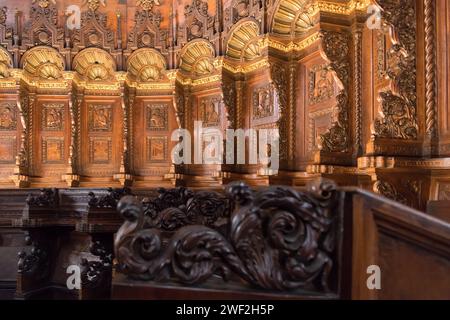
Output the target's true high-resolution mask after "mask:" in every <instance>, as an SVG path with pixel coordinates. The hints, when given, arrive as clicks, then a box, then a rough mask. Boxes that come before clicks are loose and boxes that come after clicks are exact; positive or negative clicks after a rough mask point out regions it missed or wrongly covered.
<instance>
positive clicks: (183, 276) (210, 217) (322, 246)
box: [113, 180, 450, 299]
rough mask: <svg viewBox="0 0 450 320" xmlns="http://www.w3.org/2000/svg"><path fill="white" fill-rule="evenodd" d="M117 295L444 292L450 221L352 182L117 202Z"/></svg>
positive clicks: (238, 186)
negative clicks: (352, 185) (340, 186)
mask: <svg viewBox="0 0 450 320" xmlns="http://www.w3.org/2000/svg"><path fill="white" fill-rule="evenodd" d="M118 210H119V212H120V213H121V214H122V216H123V217H124V218H125V222H124V224H123V225H122V227H121V228H120V230H119V231H118V233H117V235H116V238H115V255H116V259H117V263H118V265H117V271H118V272H120V273H122V274H125V275H126V276H124V275H121V274H116V276H115V277H114V280H113V298H122V299H124V298H125V299H126V298H131V299H135V298H138V299H161V298H177V299H198V298H201V299H227V298H230V299H240V298H275V299H277V298H281V299H403V298H404V299H431V298H434V299H449V298H450V273H449V272H448V270H450V225H449V224H448V223H446V222H444V221H441V220H438V219H435V218H433V217H431V216H427V215H425V214H423V213H420V212H418V211H415V210H413V209H410V208H407V207H405V206H402V205H400V204H397V203H395V202H392V201H390V200H387V199H385V198H382V197H379V196H377V195H374V194H372V193H369V192H365V191H361V190H358V189H351V188H350V189H338V188H337V187H336V185H335V184H334V183H332V182H330V181H327V180H318V181H315V182H314V183H313V184H311V185H309V186H308V188H307V190H306V191H300V190H294V189H292V188H289V187H269V188H267V189H259V190H251V189H250V188H249V187H247V186H246V185H244V184H242V183H235V184H231V185H229V186H228V187H226V189H225V192H224V193H216V192H204V191H203V192H192V191H189V190H186V189H182V188H181V189H174V190H168V191H164V192H162V193H161V194H160V196H159V198H157V199H155V200H153V201H149V202H146V203H141V202H140V201H138V200H136V199H135V198H133V197H125V198H122V200H121V201H120V202H119V205H118Z"/></svg>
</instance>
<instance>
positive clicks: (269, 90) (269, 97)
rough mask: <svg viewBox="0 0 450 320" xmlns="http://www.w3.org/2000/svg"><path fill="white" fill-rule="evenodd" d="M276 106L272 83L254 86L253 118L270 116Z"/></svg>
mask: <svg viewBox="0 0 450 320" xmlns="http://www.w3.org/2000/svg"><path fill="white" fill-rule="evenodd" d="M276 107H277V101H276V99H275V94H274V89H273V86H272V85H270V84H269V85H266V86H264V87H259V88H256V89H255V90H254V91H253V97H252V118H253V120H258V119H264V118H268V117H272V116H273V115H274V113H275V108H276Z"/></svg>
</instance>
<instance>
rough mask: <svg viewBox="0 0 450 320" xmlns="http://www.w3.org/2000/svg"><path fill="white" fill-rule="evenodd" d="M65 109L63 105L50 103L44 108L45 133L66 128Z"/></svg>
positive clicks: (43, 124) (43, 126) (43, 127)
mask: <svg viewBox="0 0 450 320" xmlns="http://www.w3.org/2000/svg"><path fill="white" fill-rule="evenodd" d="M64 108H65V105H64V104H62V103H50V104H44V105H43V106H42V119H41V121H42V122H41V123H42V124H41V126H42V130H44V131H61V130H63V128H64V120H65V119H64Z"/></svg>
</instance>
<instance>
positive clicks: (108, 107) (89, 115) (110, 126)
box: [79, 96, 123, 181]
mask: <svg viewBox="0 0 450 320" xmlns="http://www.w3.org/2000/svg"><path fill="white" fill-rule="evenodd" d="M119 103H120V97H117V96H116V97H114V96H113V97H107V96H105V97H96V98H93V97H90V98H85V100H84V103H83V104H82V105H81V132H80V138H81V140H80V146H79V150H80V153H81V154H80V159H81V162H80V174H81V175H82V176H87V177H89V179H92V180H93V181H95V179H105V178H107V179H112V178H113V175H114V174H116V173H119V169H120V161H121V154H122V152H123V137H122V135H123V120H122V119H123V114H122V112H123V110H122V108H121V107H120V104H119Z"/></svg>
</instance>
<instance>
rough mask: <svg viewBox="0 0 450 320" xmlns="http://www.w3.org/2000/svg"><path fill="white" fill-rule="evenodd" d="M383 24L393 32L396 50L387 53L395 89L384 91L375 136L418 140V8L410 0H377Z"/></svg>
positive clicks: (388, 67)
mask: <svg viewBox="0 0 450 320" xmlns="http://www.w3.org/2000/svg"><path fill="white" fill-rule="evenodd" d="M375 2H376V3H377V4H378V5H379V6H380V7H381V8H382V11H381V12H382V18H383V24H384V25H385V26H387V27H388V28H389V30H390V33H389V35H390V39H391V41H392V47H391V48H390V50H389V51H388V53H387V69H386V75H387V77H388V78H389V79H390V80H391V89H390V90H386V91H382V92H380V95H379V100H380V103H381V117H380V118H379V119H377V120H376V121H375V126H374V128H375V136H377V137H380V138H396V139H403V140H407V139H412V140H415V139H417V137H418V131H419V126H418V122H417V96H416V76H417V74H416V73H417V71H416V29H417V26H416V5H415V1H409V0H395V1H394V0H376V1H375Z"/></svg>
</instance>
